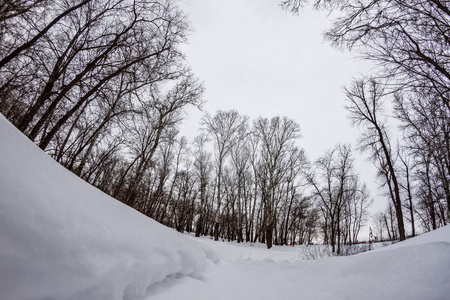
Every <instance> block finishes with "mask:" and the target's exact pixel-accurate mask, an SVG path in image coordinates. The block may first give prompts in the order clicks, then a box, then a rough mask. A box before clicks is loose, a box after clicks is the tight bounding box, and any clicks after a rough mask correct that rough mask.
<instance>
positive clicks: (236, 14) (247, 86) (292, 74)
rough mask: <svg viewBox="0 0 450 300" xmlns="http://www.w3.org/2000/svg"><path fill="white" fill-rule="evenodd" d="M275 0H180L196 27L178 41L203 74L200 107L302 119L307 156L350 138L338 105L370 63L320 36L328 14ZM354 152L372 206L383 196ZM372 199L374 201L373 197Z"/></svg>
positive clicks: (194, 122)
mask: <svg viewBox="0 0 450 300" xmlns="http://www.w3.org/2000/svg"><path fill="white" fill-rule="evenodd" d="M279 2H280V1H279V0H226V1H225V0H182V1H181V3H180V6H181V8H182V9H183V10H184V11H185V13H187V15H188V17H189V20H190V22H191V25H192V27H193V29H194V31H193V32H192V33H191V35H190V37H189V44H188V45H186V46H185V47H184V52H185V53H186V56H187V61H188V63H189V64H190V65H191V67H192V69H193V71H194V73H195V74H196V75H197V76H198V77H199V78H200V79H201V80H203V81H204V82H205V86H206V93H205V100H206V101H207V102H206V104H205V105H204V111H208V112H210V113H211V114H213V113H214V112H215V111H217V110H219V109H220V110H229V109H235V110H237V111H238V112H239V113H240V114H243V115H248V116H249V117H250V118H251V119H252V120H253V119H255V118H257V117H258V116H263V117H267V118H271V117H274V116H277V115H279V116H287V117H289V118H292V119H294V120H295V121H296V122H297V123H298V124H299V125H300V127H301V133H302V136H303V138H302V139H301V140H300V142H299V146H301V147H303V148H304V149H305V151H306V154H307V155H308V157H309V158H310V160H311V161H313V160H315V159H317V158H318V157H319V156H321V155H322V154H323V153H324V151H325V150H327V149H329V148H332V147H333V146H334V145H335V144H337V143H339V142H340V143H351V144H352V145H353V146H355V145H356V138H357V136H358V130H357V129H356V128H352V127H351V125H350V121H349V120H348V118H347V117H346V116H347V113H346V111H345V109H344V105H345V101H344V99H345V97H344V93H343V87H344V86H349V85H350V83H351V80H352V78H354V77H359V75H360V74H365V73H368V72H369V64H368V63H367V62H363V61H361V60H357V59H355V58H353V57H354V55H353V56H352V54H350V53H348V52H342V51H339V50H337V49H334V48H332V46H331V45H330V44H329V43H326V42H324V40H323V35H322V32H323V31H324V30H326V29H327V28H328V27H329V25H330V21H329V20H328V19H327V16H326V13H325V12H317V11H314V10H312V9H311V8H310V7H308V6H306V7H305V8H304V9H303V11H302V12H301V13H300V14H299V15H298V16H295V15H292V14H291V13H289V12H285V11H283V10H282V9H281V7H280V6H279ZM202 114H203V113H202V112H198V111H195V110H194V109H190V110H188V117H187V118H186V121H185V124H184V126H183V129H182V133H183V134H186V135H188V137H189V136H190V137H193V136H195V135H196V134H197V132H196V131H197V130H198V128H199V127H200V125H199V121H200V117H201V116H202ZM354 154H355V156H357V165H356V168H357V171H358V172H359V173H360V174H361V175H362V179H363V181H365V182H366V183H367V185H368V186H369V188H370V190H371V194H372V197H373V198H375V204H374V206H373V208H372V212H376V211H378V210H382V209H383V208H384V206H385V203H386V200H384V199H380V198H382V197H381V196H378V195H377V185H376V184H375V169H374V167H373V166H372V165H371V163H368V162H365V161H364V158H365V155H361V154H359V153H356V151H355V152H354ZM377 199H378V201H377Z"/></svg>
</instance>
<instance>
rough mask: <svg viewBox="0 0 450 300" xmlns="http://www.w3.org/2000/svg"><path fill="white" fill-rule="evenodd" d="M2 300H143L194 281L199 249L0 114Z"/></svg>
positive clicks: (200, 264) (200, 262)
mask: <svg viewBox="0 0 450 300" xmlns="http://www.w3.org/2000/svg"><path fill="white" fill-rule="evenodd" d="M0 141H1V142H0V170H1V172H0V241H1V242H0V270H1V271H0V299H141V298H143V297H144V296H146V294H147V288H148V287H149V286H151V285H152V284H154V283H156V282H160V281H163V280H165V279H166V278H167V277H183V276H192V277H196V276H199V275H200V274H201V273H202V271H203V270H204V268H205V266H206V254H205V251H203V250H202V247H201V246H199V245H198V244H197V243H195V242H192V241H190V240H188V239H187V238H186V237H184V236H183V235H181V234H179V233H177V232H176V231H174V230H172V229H169V228H167V227H164V226H161V225H160V224H158V223H157V222H155V221H153V220H151V219H149V218H147V217H145V216H144V215H142V214H140V213H138V212H137V211H135V210H133V209H131V208H129V207H127V206H125V205H123V204H122V203H120V202H119V201H116V200H114V199H113V198H111V197H109V196H107V195H106V194H104V193H102V192H101V191H99V190H98V189H96V188H94V187H92V186H90V185H88V184H87V183H85V182H84V181H82V180H81V179H79V178H78V177H76V176H75V175H73V174H72V173H71V172H69V171H67V170H66V169H64V168H63V167H61V166H59V165H58V164H57V163H56V162H55V161H53V160H52V159H51V158H50V157H48V156H47V155H46V154H45V153H43V152H42V151H41V150H40V149H39V148H37V147H36V146H35V145H33V144H32V143H31V142H30V141H29V140H28V139H27V138H26V137H25V136H23V135H22V134H20V133H19V132H18V131H17V130H16V129H15V128H14V127H13V126H12V125H11V124H10V123H9V122H7V121H6V120H5V118H4V117H3V116H1V115H0Z"/></svg>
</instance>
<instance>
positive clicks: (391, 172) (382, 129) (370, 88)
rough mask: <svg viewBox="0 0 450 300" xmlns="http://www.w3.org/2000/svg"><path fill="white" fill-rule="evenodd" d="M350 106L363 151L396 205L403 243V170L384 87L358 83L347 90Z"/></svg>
mask: <svg viewBox="0 0 450 300" xmlns="http://www.w3.org/2000/svg"><path fill="white" fill-rule="evenodd" d="M346 95H347V101H348V105H347V106H346V108H347V110H348V112H349V116H350V119H351V120H352V122H353V124H356V125H359V126H360V127H362V128H363V129H364V132H363V134H362V136H361V139H360V143H359V144H360V148H361V149H362V150H367V151H370V153H371V156H372V160H373V162H374V164H375V166H376V167H377V168H378V172H379V176H380V178H381V180H382V182H383V183H384V185H386V186H387V188H388V190H389V195H390V199H391V201H392V204H393V205H394V208H395V212H396V216H397V225H398V230H399V235H400V240H404V239H406V235H405V226H404V221H403V211H402V200H401V197H400V185H399V180H398V173H399V170H398V168H397V167H396V166H395V161H396V159H395V155H396V153H397V152H396V151H394V150H393V149H392V145H391V142H390V137H389V134H388V132H387V130H386V120H384V119H383V116H382V111H383V100H384V99H385V97H386V94H385V91H384V89H383V86H381V85H380V84H378V83H377V82H376V81H375V80H374V79H369V80H355V81H354V82H353V87H352V88H351V89H346Z"/></svg>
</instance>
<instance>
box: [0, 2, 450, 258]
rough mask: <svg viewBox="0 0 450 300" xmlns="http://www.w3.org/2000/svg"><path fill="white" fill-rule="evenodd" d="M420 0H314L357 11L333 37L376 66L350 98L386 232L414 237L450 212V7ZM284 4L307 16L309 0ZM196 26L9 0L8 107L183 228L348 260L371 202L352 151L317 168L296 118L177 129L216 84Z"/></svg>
mask: <svg viewBox="0 0 450 300" xmlns="http://www.w3.org/2000/svg"><path fill="white" fill-rule="evenodd" d="M413 2H414V4H411V3H408V4H405V3H403V2H401V1H358V4H357V5H355V3H353V1H344V2H338V1H325V2H323V1H316V2H315V6H316V7H317V8H318V9H330V10H333V9H336V8H340V9H342V11H343V12H344V13H343V16H341V17H340V18H338V19H337V20H336V22H335V23H334V25H333V27H332V28H331V29H330V30H329V32H328V33H327V34H326V37H327V39H328V40H329V41H330V42H332V43H333V44H335V45H336V46H338V47H350V48H351V49H353V50H356V51H359V53H362V54H363V55H365V56H366V58H367V59H370V60H373V61H375V62H376V63H377V64H378V66H379V68H378V69H377V73H375V74H374V75H373V76H372V77H368V78H361V79H356V80H355V81H354V83H353V85H352V86H351V87H348V88H347V89H346V98H347V110H348V112H349V116H350V118H351V120H352V122H353V123H354V124H355V125H357V126H360V127H361V128H362V131H363V134H362V136H361V139H360V143H359V150H363V151H366V152H368V153H370V155H371V158H372V161H373V163H374V165H375V166H376V167H377V169H378V175H379V179H380V186H381V188H382V189H383V190H384V191H385V192H386V198H388V199H390V202H389V203H390V204H389V205H388V207H387V208H386V211H384V212H381V213H379V214H378V215H377V216H376V223H377V224H378V225H377V226H378V227H379V231H380V233H379V235H380V237H381V236H382V235H383V234H385V235H386V233H387V235H388V237H389V239H397V238H399V239H404V238H406V235H407V230H406V229H405V223H406V222H409V224H410V225H411V231H410V233H411V234H412V235H415V232H416V228H420V229H425V230H431V229H435V228H438V227H440V226H443V225H446V224H447V223H448V222H449V219H450V218H449V206H450V205H449V204H450V188H449V178H450V176H449V174H450V163H449V161H450V154H449V153H450V151H449V150H450V144H449V143H450V139H449V130H450V128H449V125H450V123H449V121H448V120H449V119H448V117H449V104H448V99H449V97H448V96H449V90H448V87H449V79H450V76H448V57H449V53H448V49H449V47H448V43H449V41H450V39H449V36H448V33H449V32H450V31H449V30H448V29H449V28H448V26H449V25H448V24H449V18H450V13H449V9H448V7H447V5H446V3H443V2H440V1H413ZM416 2H417V3H416ZM282 4H283V5H284V7H285V8H286V9H290V10H292V11H294V12H297V11H298V9H299V8H300V6H301V5H302V4H303V1H302V0H300V1H284V2H283V3H282ZM188 31H189V25H188V21H187V18H186V16H185V15H184V14H183V13H182V12H181V11H180V10H179V9H178V8H177V6H176V3H175V2H174V1H171V0H158V1H149V0H97V1H92V0H84V1H80V0H78V1H77V0H57V1H49V0H9V1H3V2H1V3H0V112H1V113H2V114H3V115H5V116H6V117H7V118H8V119H9V120H10V121H11V122H12V123H13V124H14V125H16V126H17V128H19V129H20V130H21V131H22V132H23V133H24V134H25V135H27V136H28V137H29V138H30V139H31V140H32V141H34V142H35V143H36V144H37V145H38V146H39V147H40V148H41V149H43V150H44V151H46V152H47V153H48V154H49V155H51V156H52V157H53V158H54V159H55V160H57V161H58V162H59V163H61V164H62V165H63V166H65V167H66V168H67V169H69V170H71V171H72V172H74V173H75V174H77V175H78V176H80V177H81V178H83V179H84V180H86V181H87V182H89V183H91V184H93V185H94V186H96V187H98V188H99V189H101V190H102V191H104V192H106V193H107V194H109V195H111V196H112V197H114V198H116V199H118V200H119V201H121V202H123V203H125V204H127V205H129V206H131V207H133V208H135V209H137V210H138V211H140V212H142V213H143V214H145V215H147V216H149V217H152V218H153V219H155V220H157V221H158V222H161V223H163V224H165V225H167V226H170V227H173V228H175V229H176V230H178V231H188V232H195V234H196V235H197V236H200V235H211V236H212V237H214V239H216V240H218V239H228V240H237V241H238V242H244V241H246V242H256V241H259V242H263V243H266V244H267V247H268V248H270V247H271V246H272V244H273V243H275V244H289V243H293V242H299V243H311V242H313V241H315V240H317V239H321V240H323V241H324V243H327V244H329V245H331V246H332V250H333V252H337V253H339V252H340V248H341V245H343V244H352V243H355V242H357V240H358V233H359V231H360V228H361V226H362V225H363V224H364V223H365V222H366V221H367V217H368V215H367V209H368V206H369V205H370V203H371V198H370V195H369V192H368V190H367V188H366V186H365V185H364V183H362V182H361V181H360V178H359V176H358V174H356V172H355V170H354V161H353V160H354V154H353V151H354V149H351V147H350V146H349V145H346V144H338V145H335V146H334V147H332V148H331V149H330V150H327V151H326V152H325V153H324V154H323V155H322V156H321V157H320V158H319V159H318V160H316V161H314V162H310V161H309V160H308V159H307V156H306V154H305V153H304V151H303V150H302V148H301V147H299V139H300V126H299V125H298V124H297V123H296V122H295V121H294V120H291V119H289V118H286V117H272V118H263V117H259V118H257V119H255V120H252V121H250V120H249V118H248V117H246V116H243V115H241V114H239V113H238V112H236V111H234V110H230V111H217V112H215V113H214V114H213V115H211V114H209V113H206V114H205V115H204V117H203V118H202V121H201V127H202V131H201V134H200V135H198V136H197V137H196V138H195V139H193V140H192V141H188V140H187V139H186V138H185V137H181V136H180V134H179V132H178V127H179V126H180V124H181V121H182V119H183V114H184V109H185V108H186V107H187V106H195V107H199V108H200V107H201V106H202V104H203V98H202V95H203V91H204V87H203V84H202V83H201V82H200V81H199V80H198V79H197V78H196V77H195V75H194V74H193V73H192V71H191V70H190V68H189V67H188V65H187V62H186V61H185V59H184V56H183V53H182V52H181V51H180V45H181V44H182V43H184V42H185V41H186V35H187V32H188ZM389 105H390V106H393V107H394V108H395V110H394V115H393V116H388V115H386V111H388V108H389ZM392 119H396V120H398V121H400V124H401V130H402V131H401V132H402V139H401V140H397V141H396V140H395V136H394V135H393V134H392V132H391V131H390V127H389V122H392ZM405 220H406V222H405Z"/></svg>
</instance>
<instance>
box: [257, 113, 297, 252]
mask: <svg viewBox="0 0 450 300" xmlns="http://www.w3.org/2000/svg"><path fill="white" fill-rule="evenodd" d="M253 130H254V132H255V135H256V136H257V137H258V138H259V139H260V141H261V148H260V151H261V155H260V161H259V163H258V177H259V178H258V181H259V186H260V190H261V202H262V206H263V208H264V211H263V227H262V229H263V233H264V234H265V240H266V245H267V248H268V249H270V248H271V247H272V243H273V234H274V229H275V225H276V213H277V211H276V197H277V190H278V189H279V188H280V184H281V182H282V181H283V179H284V177H285V175H286V173H287V172H288V165H287V164H288V163H289V160H288V157H289V156H288V153H289V149H290V148H291V147H294V143H295V141H296V139H298V138H299V137H300V127H299V125H298V124H297V123H295V122H294V121H293V120H291V119H288V118H286V117H283V118H281V117H274V118H272V119H271V120H268V119H263V118H258V119H257V120H255V121H254V123H253Z"/></svg>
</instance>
